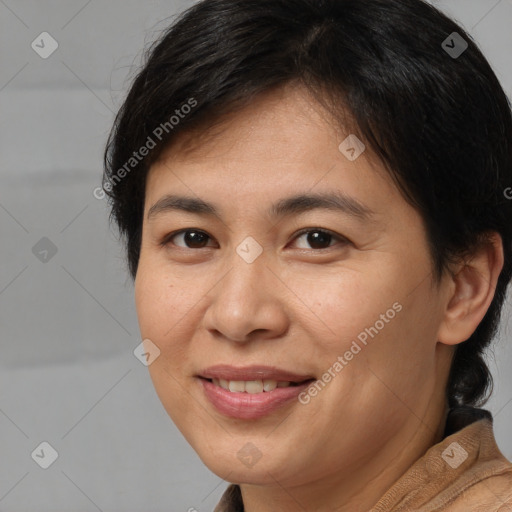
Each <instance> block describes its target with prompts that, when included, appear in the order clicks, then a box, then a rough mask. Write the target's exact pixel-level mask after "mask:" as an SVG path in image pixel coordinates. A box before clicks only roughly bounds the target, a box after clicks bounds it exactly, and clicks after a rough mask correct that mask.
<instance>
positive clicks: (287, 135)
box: [146, 87, 397, 213]
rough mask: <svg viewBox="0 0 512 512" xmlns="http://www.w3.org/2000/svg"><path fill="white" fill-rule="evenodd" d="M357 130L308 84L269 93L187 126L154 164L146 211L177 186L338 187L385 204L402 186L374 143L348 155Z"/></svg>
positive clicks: (212, 189)
mask: <svg viewBox="0 0 512 512" xmlns="http://www.w3.org/2000/svg"><path fill="white" fill-rule="evenodd" d="M349 135H350V136H351V137H353V135H351V133H349V132H348V131H347V129H344V128H343V127H341V126H340V123H339V122H337V121H336V120H335V119H334V118H333V117H332V115H331V114H329V113H328V112H327V111H326V110H325V109H324V108H323V107H322V106H321V105H320V104H319V103H318V102H317V101H315V100H314V99H313V98H312V97H311V95H310V94H309V93H308V92H307V91H305V90H304V89H302V88H297V87H284V88H280V89H277V90H273V91H270V92H267V93H265V94H262V95H260V96H259V97H257V98H256V99H254V101H251V102H250V103H249V104H248V105H246V106H245V107H243V108H241V109H239V110H237V111H233V112H231V113H229V114H228V115H226V116H225V117H220V118H218V119H217V120H216V121H213V122H210V123H209V124H208V125H204V126H203V127H196V128H194V129H192V130H187V131H184V132H181V133H179V134H178V136H177V137H176V138H175V139H174V140H173V141H172V143H171V144H170V145H169V146H168V147H167V148H166V149H165V150H164V151H163V152H162V154H161V156H160V158H159V160H158V161H157V162H155V163H154V164H153V165H152V167H151V169H150V171H149V175H148V178H147V187H146V197H147V198H148V201H147V203H146V213H147V211H148V209H149V208H151V207H152V205H153V204H154V202H155V201H157V200H158V199H159V197H160V196H162V195H163V194H164V193H171V192H174V191H176V190H179V191H180V192H182V193H183V192H187V193H188V195H190V194H192V195H196V196H202V195H204V194H205V193H206V194H208V193H210V195H212V194H213V195H215V196H216V198H217V199H218V200H219V201H226V200H228V201H229V200H230V199H234V197H238V198H241V199H243V200H245V201H247V202H248V203H249V202H251V201H258V202H260V203H261V202H265V201H266V200H269V201H270V200H272V201H271V202H272V203H276V202H277V201H278V200H279V199H280V196H282V195H283V194H284V192H285V191H286V192H287V194H286V195H288V196H289V195H291V194H295V195H297V194H303V193H304V192H311V193H325V192H328V191H334V192H337V193H340V194H345V195H346V196H353V197H354V198H357V196H359V197H360V198H361V200H360V202H364V201H363V198H365V197H368V196H372V195H373V196H374V197H373V199H372V203H374V205H375V206H377V205H378V202H379V198H380V199H381V203H382V202H383V201H386V200H387V199H389V196H391V195H394V194H396V193H397V190H396V188H395V186H394V183H393V182H392V180H391V179H390V176H389V175H388V173H387V172H386V171H385V169H384V168H383V166H382V165H380V163H379V162H378V160H377V159H376V158H375V157H374V155H373V154H372V153H371V150H370V148H368V147H366V148H365V149H364V152H363V153H361V155H360V156H359V157H357V158H356V159H350V158H347V153H346V152H345V151H344V150H345V149H346V147H345V146H347V144H345V141H346V139H347V137H348V136H349ZM352 140H353V139H349V142H350V141H352ZM349 145H350V144H349ZM352 145H353V144H352ZM356 149H359V150H360V149H361V148H356ZM349 156H350V154H349ZM281 192H282V193H283V194H281ZM386 196H388V198H387V199H386ZM380 206H381V207H382V206H384V205H382V204H381V205H380ZM369 209H373V208H372V207H370V206H369Z"/></svg>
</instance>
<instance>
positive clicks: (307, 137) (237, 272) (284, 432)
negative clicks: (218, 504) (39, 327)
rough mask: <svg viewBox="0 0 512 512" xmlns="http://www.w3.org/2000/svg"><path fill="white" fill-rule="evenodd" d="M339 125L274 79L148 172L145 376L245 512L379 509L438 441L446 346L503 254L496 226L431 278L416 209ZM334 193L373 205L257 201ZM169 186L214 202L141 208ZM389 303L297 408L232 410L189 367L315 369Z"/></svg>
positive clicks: (473, 317) (473, 321)
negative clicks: (240, 413) (279, 210)
mask: <svg viewBox="0 0 512 512" xmlns="http://www.w3.org/2000/svg"><path fill="white" fill-rule="evenodd" d="M348 134H349V133H348V132H344V131H343V130H341V129H340V128H338V127H336V125H335V124H334V123H333V122H332V121H330V120H329V118H328V116H327V114H326V113H325V111H323V110H322V108H321V107H320V106H319V105H318V104H317V103H315V102H314V101H313V100H312V99H311V98H310V97H309V96H308V94H307V93H306V92H305V91H304V90H302V89H300V88H299V87H295V88H292V87H286V88H281V89H278V90H275V91H273V92H270V93H266V94H264V95H262V96H260V97H258V99H257V100H255V101H253V102H251V104H250V105H249V106H248V107H246V108H244V109H243V110H241V111H239V112H237V113H235V114H232V115H230V116H229V117H227V118H225V119H223V120H222V123H221V124H217V125H216V126H215V127H214V128H213V129H212V130H210V132H209V133H208V137H200V136H199V133H195V134H183V135H182V136H180V137H179V138H178V139H177V140H176V141H175V143H174V144H173V145H172V146H171V147H169V148H167V150H166V152H165V153H164V154H163V157H162V158H161V159H160V160H159V161H158V162H157V163H155V164H154V165H153V166H152V168H151V170H150V173H149V175H148V180H147V187H146V200H145V213H144V223H143V237H142V247H141V257H140V262H139V268H138V272H137V276H136V280H135V299H136V308H137V314H138V320H139V326H140V331H141V334H142V338H143V339H146V338H147V339H150V340H151V341H152V342H153V343H154V344H155V345H156V346H158V348H159V349H160V351H161V353H160V356H159V357H158V358H157V359H156V360H155V361H154V362H153V363H152V364H151V365H150V366H149V371H150V376H151V379H152V381H153V384H154V386H155V390H156V392H157V394H158V396H159V398H160V400H161V402H162V404H163V406H164V407H165V409H166V411H167V412H168V414H169V416H170V417H171V418H172V420H173V421H174V422H175V424H176V425H177V427H178V428H179V429H180V431H181V432H182V433H183V435H184V436H185V438H186V439H187V440H188V442H189V443H190V444H191V446H192V447H193V448H194V449H195V450H196V451H197V453H198V455H199V456H200V457H201V459H202V460H203V462H204V463H205V464H206V465H207V466H208V467H209V468H210V469H211V470H212V471H213V472H214V473H216V474H217V475H219V476H220V477H222V478H225V479H226V480H228V481H231V482H234V483H239V484H241V488H242V495H243V499H244V503H245V508H246V511H248V512H254V511H256V510H257V511H259V512H264V511H270V510H281V511H284V512H286V511H292V510H293V511H296V510H303V509H304V510H308V511H317V510H318V511H327V510H340V511H345V510H347V511H348V510H350V511H351V512H355V511H367V510H368V509H369V508H371V507H372V506H373V505H374V504H375V503H376V502H377V501H378V499H379V498H380V496H382V495H383V494H384V492H385V491H386V490H387V489H388V488H389V487H390V486H391V485H392V484H393V483H394V482H395V481H396V480H397V479H398V478H399V477H400V476H401V475H402V474H403V473H404V472H405V471H406V470H407V468H408V467H409V466H410V465H411V464H412V463H413V462H414V461H415V460H416V459H418V458H419V457H420V456H421V455H422V454H423V453H424V452H425V451H426V450H427V449H428V448H429V447H430V446H431V445H432V444H434V443H436V442H438V441H439V440H440V439H441V436H442V431H443V427H444V419H445V414H446V402H445V398H444V390H445V388H446V383H447V376H448V371H449V367H450V362H451V358H452V353H453V349H454V345H456V344H457V343H460V342H461V341H464V340H466V339H467V338H468V337H469V336H470V335H471V333H472V332H473V331H474V329H475V328H476V326H477V325H478V323H479V322H480V321H481V319H482V318H483V316H484V314H485V312H486V310H487V308H488V306H489V304H490V302H491V300H492V297H493V294H494V288H495V285H496V280H497V277H498V275H499V272H500V270H501V268H502V265H503V255H502V249H501V240H500V238H499V236H495V237H494V238H493V242H492V243H490V244H488V245H486V246H485V247H482V248H481V250H479V251H477V252H475V255H474V257H473V258H472V259H470V260H468V261H467V262H466V265H465V266H464V265H462V264H460V265H459V266H457V267H456V268H453V269H452V270H453V275H448V274H447V275H446V276H444V277H443V279H442V280H441V282H440V283H439V284H436V283H435V282H434V281H433V277H432V266H431V260H430V256H429V251H428V246H427V239H426V234H425V230H424V226H423V222H422V219H421V217H420V215H419V214H418V212H416V210H415V209H413V208H412V207H411V206H410V205H409V204H408V203H407V202H406V201H405V200H404V199H403V197H402V196H401V195H400V193H399V191H398V190H397V188H396V187H395V185H394V184H393V183H392V181H391V179H390V177H389V176H388V175H387V173H386V172H384V170H383V168H382V166H381V164H379V163H378V162H377V161H376V160H375V159H374V158H372V154H371V152H370V149H369V148H367V149H366V151H365V152H364V153H363V154H362V155H361V156H360V157H359V158H357V159H356V160H355V161H349V159H347V158H346V157H345V156H344V154H342V152H341V151H340V150H339V149H338V146H339V145H340V143H341V142H342V141H343V140H344V139H345V138H346V137H347V135H348ZM333 191H337V192H342V193H344V194H346V195H349V196H351V197H353V198H355V199H357V200H358V201H359V202H361V203H363V204H364V205H366V206H367V207H368V208H370V209H371V210H372V211H373V212H374V215H373V216H372V220H371V221H366V222H363V221H361V220H360V219H358V218H355V217H354V216H350V215H348V214H346V213H342V212H339V211H329V210H324V209H317V210H312V211H309V212H306V213H301V214H293V215H289V216H287V217H283V218H281V219H272V218H270V217H269V216H268V215H267V213H266V211H267V209H268V208H269V207H270V205H271V204H272V203H274V202H277V201H278V200H280V199H283V198H286V197H288V196H291V195H295V194H298V193H322V192H333ZM170 193H172V194H178V195H183V196H188V197H193V198H201V199H202V200H204V201H208V202H211V203H214V204H215V205H216V206H217V207H218V210H219V214H218V216H207V215H203V214H197V213H187V212H182V211H167V212H165V213H161V214H160V215H157V216H155V217H153V218H152V219H151V220H148V219H147V213H148V211H149V208H150V207H151V206H152V205H153V204H154V203H156V202H157V201H158V200H159V199H160V198H161V197H162V196H164V195H165V194H170ZM303 228H311V231H313V232H314V231H315V228H322V229H324V230H329V231H331V232H332V234H333V237H332V238H331V239H329V237H327V239H324V242H323V244H324V245H323V246H322V245H321V246H320V247H319V248H318V247H315V246H312V245H311V243H308V235H307V234H302V235H299V236H297V232H298V231H299V230H300V229H303ZM181 229H191V230H200V231H202V232H205V233H206V234H207V235H208V237H206V238H205V239H204V240H203V242H202V245H201V246H199V248H194V247H192V248H190V247H187V244H186V241H185V238H184V237H183V236H182V235H179V234H178V235H176V236H174V237H173V238H169V237H168V235H169V234H170V233H172V232H175V231H178V230H181ZM248 236H251V237H253V238H254V239H255V240H256V241H257V242H258V243H259V244H260V246H261V248H262V250H263V252H262V253H261V255H260V256H259V257H258V258H256V259H255V260H254V261H253V262H252V263H247V262H246V261H245V260H244V259H242V258H241V257H240V256H239V254H238V253H237V251H236V249H237V246H238V245H239V244H240V243H241V242H242V241H244V240H245V239H246V237H248ZM165 237H167V245H166V246H162V245H159V243H160V242H161V241H162V240H164V238H165ZM338 237H341V238H338ZM343 237H345V238H346V239H347V240H344V238H343ZM310 240H311V239H310ZM323 247H325V248H323ZM397 302H398V303H399V304H400V305H401V306H402V308H401V311H400V312H397V313H396V315H395V316H394V318H393V319H392V320H389V321H388V322H386V323H385V326H384V327H383V328H382V329H380V330H379V332H378V334H377V335H375V336H374V337H373V338H369V341H368V344H367V345H366V346H363V348H362V350H361V351H360V352H359V353H357V355H355V356H354V357H353V359H352V360H351V361H349V362H348V364H347V365H345V366H343V369H342V370H341V371H339V372H337V373H336V377H335V378H333V379H332V380H331V381H330V382H329V383H328V384H327V385H326V386H325V387H324V388H323V389H322V390H321V391H320V392H319V393H318V394H317V395H316V396H314V397H313V398H311V400H310V401H309V403H308V404H306V405H303V404H301V403H299V402H297V401H293V402H292V403H291V404H289V405H287V406H285V407H283V408H281V409H279V410H277V411H275V412H273V413H271V414H269V415H267V416H265V417H264V418H261V419H257V420H240V419H233V418H228V417H225V416H223V415H222V414H220V413H219V412H217V410H216V409H215V408H214V407H213V406H212V405H211V403H210V402H209V401H208V400H207V399H206V398H205V395H204V393H203V389H202V386H201V383H200V381H199V380H198V379H197V378H196V375H197V374H198V373H200V372H201V370H203V369H205V368H206V367H208V366H211V365H216V364H231V365H234V366H248V365H253V364H266V365H273V366H276V367H278V368H282V369H285V370H289V371H293V372H296V373H300V374H305V375H313V376H315V377H316V378H317V379H321V378H322V375H323V374H324V373H325V372H326V371H327V370H328V369H329V368H331V367H332V366H333V364H334V363H335V362H336V361H337V360H338V359H337V358H338V356H343V355H344V354H345V352H346V351H347V350H349V349H350V347H351V344H352V342H353V341H354V340H356V339H357V336H358V335H359V334H360V333H361V332H362V331H364V330H365V328H369V327H370V326H374V325H375V324H376V321H377V320H379V319H380V318H381V315H382V314H385V313H386V311H387V310H389V309H390V308H392V306H393V304H395V303H397ZM248 442H250V443H252V444H253V445H254V446H255V447H256V448H257V450H258V452H259V454H260V455H261V458H260V459H259V460H258V461H257V462H256V463H255V464H254V465H253V466H252V467H248V466H247V465H245V464H244V463H242V461H241V460H240V459H239V457H238V456H237V454H238V452H239V450H241V449H242V448H243V447H244V446H245V445H246V443H248Z"/></svg>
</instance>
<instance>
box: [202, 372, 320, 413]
mask: <svg viewBox="0 0 512 512" xmlns="http://www.w3.org/2000/svg"><path fill="white" fill-rule="evenodd" d="M200 380H201V382H202V385H203V389H204V392H205V394H206V398H208V400H209V401H210V402H211V403H212V404H213V405H214V407H215V408H216V409H217V410H218V411H219V412H220V413H222V414H224V415H225V416H229V417H230V418H238V419H243V420H254V419H258V418H262V417H264V416H267V415H268V414H271V413H273V412H274V411H276V410H277V409H279V408H280V407H284V406H285V405H286V404H288V403H290V402H292V401H293V400H296V401H298V400H297V397H298V395H299V394H300V393H301V392H302V391H304V390H305V389H306V388H307V387H308V386H309V385H310V384H311V382H312V381H307V382H305V383H303V384H299V385H298V386H289V387H287V388H276V389H274V390H272V391H262V392H261V393H245V392H244V393H237V392H231V391H228V390H226V389H224V388H221V387H220V386H217V385H215V384H213V382H210V381H209V380H206V379H202V378H201V379H200Z"/></svg>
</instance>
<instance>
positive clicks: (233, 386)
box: [204, 378, 315, 394]
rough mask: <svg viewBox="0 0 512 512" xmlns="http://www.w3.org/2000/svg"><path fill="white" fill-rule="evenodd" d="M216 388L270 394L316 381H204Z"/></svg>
mask: <svg viewBox="0 0 512 512" xmlns="http://www.w3.org/2000/svg"><path fill="white" fill-rule="evenodd" d="M204 380H207V381H209V382H211V383H212V384H214V385H215V386H218V387H220V388H222V389H225V390H226V391H230V392H231V393H249V394H256V393H264V392H265V393H269V392H271V391H274V389H277V388H288V387H297V386H302V385H303V384H306V383H308V382H313V381H314V380H315V379H306V380H303V381H300V382H295V381H278V380H273V379H264V380H226V379H216V378H212V379H204Z"/></svg>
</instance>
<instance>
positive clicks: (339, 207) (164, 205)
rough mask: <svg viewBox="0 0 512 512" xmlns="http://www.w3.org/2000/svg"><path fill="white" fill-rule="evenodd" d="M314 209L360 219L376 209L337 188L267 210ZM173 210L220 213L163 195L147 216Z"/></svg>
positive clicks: (198, 202) (204, 204) (281, 212)
mask: <svg viewBox="0 0 512 512" xmlns="http://www.w3.org/2000/svg"><path fill="white" fill-rule="evenodd" d="M315 209H325V210H335V211H338V212H342V213H345V214H347V215H350V216H353V217H357V218H359V219H361V220H370V217H371V216H373V215H374V214H375V212H373V211H372V210H371V209H370V208H368V207H367V206H365V205H363V204H362V203H360V202H359V201H358V200H356V199H355V198H353V197H350V196H347V195H345V194H342V193H339V192H338V193H327V194H299V195H295V196H292V197H287V198H285V199H281V200H280V201H278V202H277V203H275V204H273V205H272V206H271V207H270V209H269V211H268V214H269V216H270V217H271V218H280V217H285V216H287V215H293V214H300V213H304V212H307V211H310V210H315ZM172 210H180V211H184V212H189V213H196V214H201V215H208V216H219V211H218V209H217V208H216V207H215V205H213V204H212V203H207V202H205V201H203V200H202V199H197V198H194V197H185V196H176V195H166V196H164V197H162V198H161V199H159V200H158V201H157V202H156V203H155V204H154V205H153V206H152V207H151V208H150V209H149V211H148V215H147V218H148V220H149V219H151V218H153V217H155V216H157V215H158V214H161V213H164V212H168V211H172Z"/></svg>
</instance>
